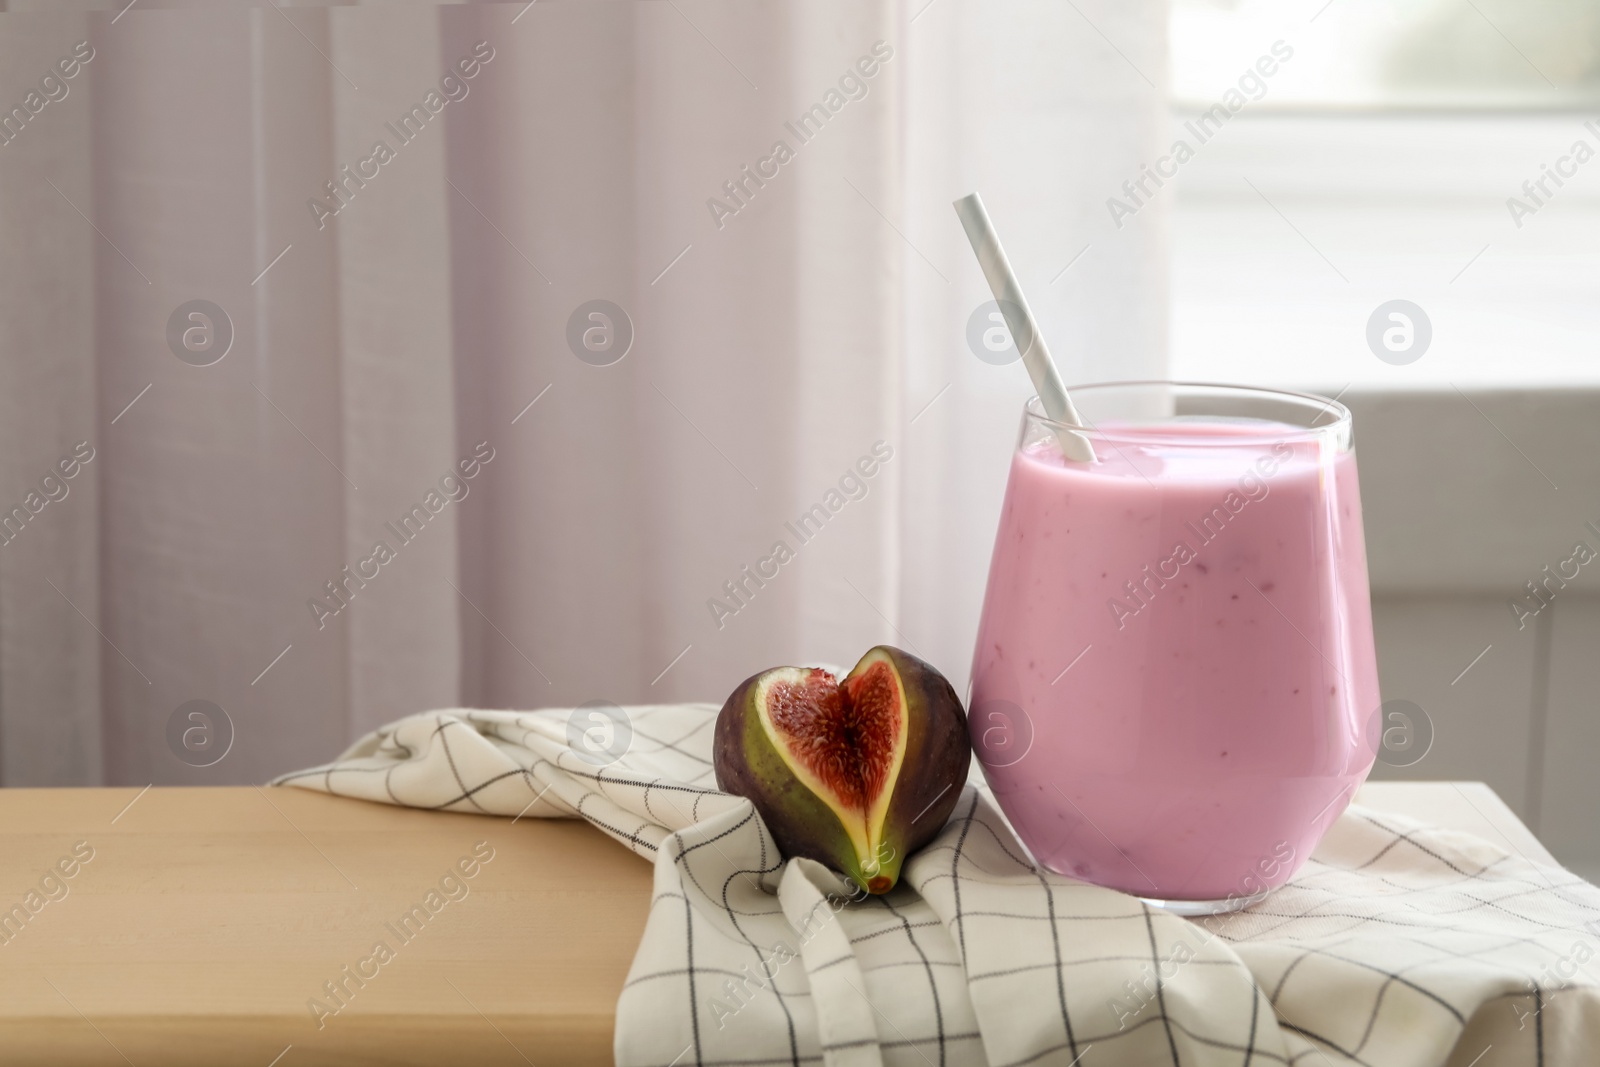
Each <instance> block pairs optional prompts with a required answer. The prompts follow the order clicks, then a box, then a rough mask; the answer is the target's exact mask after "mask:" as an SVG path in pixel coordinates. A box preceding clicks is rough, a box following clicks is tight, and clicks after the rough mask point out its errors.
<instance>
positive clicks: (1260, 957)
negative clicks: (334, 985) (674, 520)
mask: <svg viewBox="0 0 1600 1067" xmlns="http://www.w3.org/2000/svg"><path fill="white" fill-rule="evenodd" d="M578 710H579V711H582V710H583V709H578ZM716 712H717V709H716V708H715V707H713V706H711V705H708V704H686V705H674V706H664V707H634V708H628V709H625V712H624V713H623V714H621V715H613V721H610V725H609V726H607V725H606V724H605V723H600V726H603V727H605V728H604V729H602V730H601V734H600V735H598V736H591V735H590V734H589V733H588V731H589V730H591V729H596V728H599V727H597V726H595V725H593V724H595V723H599V722H600V720H599V719H596V718H595V717H594V716H593V715H592V714H591V715H590V716H589V717H588V718H587V719H585V720H583V721H581V722H578V724H577V725H578V726H579V727H581V728H582V730H583V732H582V733H580V732H578V730H577V729H575V728H574V725H573V724H574V721H575V720H574V719H573V715H574V714H575V713H574V712H573V711H570V710H548V711H536V712H504V711H467V710H449V711H436V712H429V713H427V714H423V715H414V716H411V717H410V718H406V719H402V720H400V721H399V722H396V723H393V724H391V725H389V726H387V727H384V728H383V729H381V730H379V731H377V732H376V733H373V734H369V735H368V736H367V737H365V738H363V739H362V740H361V741H359V742H357V743H356V745H355V746H353V747H352V748H351V749H350V750H349V751H348V752H346V753H345V754H344V756H343V757H341V758H340V759H339V760H338V761H336V762H335V763H332V764H329V765H328V766H326V767H319V768H315V769H312V770H308V771H302V772H300V773H297V774H291V775H287V776H285V777H283V778H280V779H278V782H277V783H275V784H280V785H283V784H292V785H296V786H300V787H302V788H308V789H318V790H323V791H326V792H329V793H337V794H340V795H343V796H352V797H361V798H364V799H367V800H376V801H384V802H388V803H393V804H405V805H409V806H413V807H419V808H430V809H436V810H450V811H470V812H487V813H489V814H494V815H506V816H516V815H519V814H523V813H525V814H528V815H533V816H540V817H547V818H563V817H568V818H570V817H574V816H576V817H579V818H583V819H586V820H588V821H589V822H590V823H593V824H594V825H595V826H596V827H597V828H599V829H600V830H601V831H603V832H605V833H607V834H609V835H610V836H611V837H613V838H615V839H616V840H617V841H619V842H621V843H622V844H623V845H624V846H626V847H627V848H630V849H632V850H633V851H634V852H637V853H638V854H639V855H641V856H643V857H645V858H647V859H649V860H651V861H652V862H653V863H654V864H655V890H654V900H653V901H652V903H651V908H650V916H649V921H648V923H647V925H646V927H645V934H644V940H643V942H642V943H641V944H640V946H639V951H638V954H637V955H636V956H635V957H634V961H633V967H632V970H631V971H630V973H629V975H628V980H627V983H626V985H625V986H624V988H623V991H622V996H621V999H620V1000H619V1002H618V1004H617V1024H616V1037H615V1053H616V1060H617V1063H618V1064H621V1065H624V1067H633V1065H638V1067H669V1065H670V1067H687V1065H689V1064H696V1065H719V1067H720V1065H725V1064H792V1065H798V1064H802V1063H806V1064H813V1063H823V1064H827V1065H830V1067H857V1065H862V1067H865V1065H874V1067H876V1065H878V1064H894V1065H905V1067H918V1065H924V1064H925V1065H930V1067H931V1065H941V1067H943V1065H957V1064H993V1065H996V1067H1000V1065H1004V1067H1021V1065H1023V1064H1041V1065H1043V1064H1055V1065H1061V1067H1065V1065H1068V1064H1074V1063H1082V1064H1084V1065H1085V1067H1110V1065H1116V1064H1137V1065H1140V1067H1144V1065H1149V1064H1167V1063H1171V1064H1173V1065H1175V1067H1176V1065H1183V1067H1200V1065H1206V1064H1245V1065H1249V1064H1256V1063H1260V1064H1269V1063H1273V1064H1300V1063H1304V1064H1310V1065H1317V1067H1320V1065H1322V1064H1339V1065H1343V1064H1362V1065H1372V1067H1423V1065H1427V1067H1438V1065H1445V1064H1448V1065H1450V1067H1499V1065H1507V1064H1551V1065H1557V1064H1579V1063H1595V1062H1596V1061H1597V1059H1600V982H1597V981H1596V977H1595V976H1596V974H1600V963H1596V962H1593V961H1592V957H1593V956H1594V954H1595V952H1596V950H1597V946H1600V890H1597V889H1596V888H1595V887H1594V886H1592V885H1590V884H1588V883H1586V882H1584V881H1583V880H1581V879H1579V878H1577V877H1575V876H1573V875H1572V874H1571V873H1569V872H1567V871H1565V870H1563V869H1561V868H1559V867H1545V866H1540V865H1536V864H1533V863H1530V862H1528V861H1526V860H1524V859H1522V858H1519V857H1517V856H1513V855H1508V854H1507V853H1506V852H1504V851H1502V850H1501V849H1499V848H1497V847H1495V846H1494V845H1491V844H1489V843H1488V842H1485V841H1482V840H1479V839H1477V838H1475V837H1472V836H1470V835H1467V834H1463V833H1458V832H1454V831H1449V830H1441V829H1435V828H1430V827H1427V826H1423V825H1420V824H1418V823H1416V822H1413V821H1411V820H1408V819H1404V818H1401V817H1399V816H1395V815H1388V814H1383V813H1379V812H1375V811H1367V810H1363V809H1361V808H1359V807H1352V808H1350V809H1349V811H1347V812H1346V813H1345V814H1344V816H1343V817H1342V818H1341V819H1340V820H1339V821H1338V823H1337V824H1336V825H1335V826H1334V828H1333V830H1332V832H1331V833H1329V834H1328V836H1327V837H1326V839H1325V840H1324V841H1323V842H1322V845H1321V847H1320V848H1318V850H1317V852H1316V854H1315V855H1314V856H1313V857H1312V858H1311V860H1310V861H1309V862H1308V863H1307V864H1306V866H1305V868H1304V869H1303V870H1301V872H1300V873H1299V874H1298V875H1297V876H1296V877H1295V878H1294V880H1293V881H1292V882H1291V883H1290V884H1289V885H1288V886H1285V887H1284V888H1282V889H1280V890H1279V891H1278V892H1276V893H1274V894H1273V895H1272V896H1271V897H1269V898H1268V899H1267V900H1266V901H1264V902H1263V903H1260V904H1258V905H1256V906H1255V907H1253V908H1251V909H1249V910H1248V911H1246V912H1243V913H1239V914H1237V915H1234V916H1223V917H1218V918H1215V919H1211V920H1204V921H1193V922H1191V921H1188V920H1184V919H1180V918H1176V917H1174V916H1172V915H1169V914H1166V913H1163V912H1160V911H1154V910H1152V909H1151V908H1149V907H1147V906H1145V905H1144V904H1143V903H1141V902H1140V901H1139V900H1137V899H1135V898H1133V897H1129V896H1126V895H1124V894H1122V893H1118V892H1115V891H1112V890H1109V889H1102V888H1099V887H1096V886H1091V885H1085V884H1082V883H1079V882H1074V881H1072V880H1070V879H1067V878H1063V877H1060V876H1058V875H1055V874H1051V873H1049V872H1047V871H1043V870H1041V869H1039V868H1037V867H1035V866H1033V865H1032V864H1031V863H1030V861H1029V859H1028V855H1027V853H1026V852H1025V851H1024V850H1023V848H1022V847H1021V846H1020V845H1019V843H1018V842H1017V839H1016V837H1015V836H1014V835H1013V834H1012V832H1011V830H1010V828H1009V826H1008V825H1007V823H1006V821H1005V820H1004V819H1003V818H1002V817H1001V816H1000V814H999V813H998V811H997V810H996V808H995V807H994V806H993V805H992V803H991V802H990V799H989V797H988V796H987V795H986V793H985V791H984V790H983V788H981V786H977V785H969V786H968V788H967V789H966V791H965V794H964V795H963V796H962V798H961V801H960V803H959V804H958V805H957V807H956V810H955V814H954V815H953V816H952V817H951V820H950V822H949V824H948V825H947V826H946V827H945V829H944V831H943V833H941V834H940V836H939V837H938V838H937V839H935V840H934V841H933V843H932V844H930V845H929V846H928V847H927V848H925V849H923V850H922V851H921V852H919V853H917V854H916V855H915V856H914V857H912V858H911V860H910V861H909V863H908V864H907V865H906V867H905V870H904V874H903V877H902V881H901V884H900V885H899V887H897V888H896V889H895V890H894V891H893V892H892V893H890V894H888V895H886V896H882V897H871V898H866V899H859V900H851V899H849V898H848V896H847V895H846V888H847V887H846V886H845V885H844V884H843V883H842V882H841V881H840V880H839V879H838V878H836V877H835V876H833V875H832V874H830V873H829V872H827V871H826V870H824V869H823V868H822V867H821V866H819V865H818V864H815V863H813V862H811V861H809V860H793V861H788V862H786V861H785V860H784V859H783V857H781V856H780V855H779V854H778V850H777V849H776V847H774V844H773V841H772V838H771V836H770V835H769V834H768V832H767V830H766V828H765V826H763V824H762V822H761V819H760V818H759V817H758V816H757V815H756V813H755V810H754V808H753V807H752V806H751V804H750V803H749V801H747V800H744V799H743V798H740V797H734V796H729V795H727V794H724V793H720V792H718V791H717V790H716V788H715V785H714V778H713V773H712V769H711V765H710V753H711V735H712V724H713V723H714V721H715V719H716ZM618 731H620V735H619V733H618ZM619 736H620V740H619ZM624 747H625V752H624V751H623V749H624ZM608 751H612V752H618V753H620V758H616V759H611V757H610V756H608V755H607V754H606V753H607V752H608Z"/></svg>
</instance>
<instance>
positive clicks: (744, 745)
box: [713, 645, 972, 893]
mask: <svg viewBox="0 0 1600 1067" xmlns="http://www.w3.org/2000/svg"><path fill="white" fill-rule="evenodd" d="M971 754H972V748H971V742H970V740H969V738H968V735H967V719H966V713H965V712H964V711H963V710H962V708H961V701H960V700H959V699H958V698H957V697H956V694H955V690H954V689H952V688H951V687H950V683H949V682H948V681H946V680H945V678H944V676H943V675H942V674H940V673H939V672H938V671H936V670H934V669H933V668H932V667H930V666H929V665H928V664H926V663H924V662H923V661H922V660H920V659H918V658H917V657H915V656H913V655H911V654H909V653H907V652H902V651H900V650H899V649H897V648H891V647H890V646H888V645H879V646H877V647H876V648H873V649H871V650H869V651H868V652H867V654H866V655H864V656H862V657H861V661H860V662H859V663H857V664H856V665H855V667H854V669H852V670H851V671H850V673H849V674H847V675H846V676H845V677H844V678H843V679H835V678H834V676H833V675H832V674H831V673H829V672H828V671H825V670H820V669H817V668H807V667H774V668H772V669H771V670H767V671H762V672H761V673H760V674H757V675H755V676H753V677H751V678H748V679H746V680H745V681H744V683H743V684H741V685H740V686H739V688H737V689H735V690H734V692H733V694H732V695H731V696H729V697H728V700H727V703H725V704H723V706H722V712H721V714H720V715H718V717H717V727H716V738H715V742H714V753H713V763H714V765H715V768H716V776H717V787H718V788H720V789H722V790H723V791H724V792H728V793H737V794H738V795H740V796H744V797H748V798H749V799H750V800H751V801H752V802H753V803H754V804H755V806H756V810H757V811H758V812H760V813H761V818H762V820H763V821H765V823H766V824H767V828H768V829H769V830H771V831H772V836H773V837H774V838H775V839H776V841H777V843H778V847H779V848H780V849H781V850H782V851H783V853H784V855H785V856H807V857H810V858H811V859H814V860H817V861H818V862H819V863H824V864H826V865H827V866H829V867H832V868H833V869H834V870H837V871H839V872H840V873H841V874H843V875H845V876H846V877H847V878H849V879H851V880H852V881H853V882H855V884H857V885H859V886H861V887H863V888H865V889H866V890H867V891H868V892H871V893H887V892H888V891H889V890H890V889H891V888H893V887H894V884H895V882H897V881H898V880H899V877H900V869H901V865H902V864H903V863H904V861H905V859H906V857H907V856H909V855H910V854H911V853H912V852H914V851H916V850H917V849H918V848H921V847H922V846H923V845H925V844H927V843H928V842H929V841H930V840H932V839H933V837H934V836H935V835H936V834H938V832H939V830H940V829H941V828H943V826H944V824H945V820H946V819H948V818H949V817H950V812H951V811H952V810H954V808H955V805H956V801H957V799H958V798H959V796H960V794H961V786H962V784H963V783H964V782H965V781H966V777H967V767H968V764H969V762H970V760H971Z"/></svg>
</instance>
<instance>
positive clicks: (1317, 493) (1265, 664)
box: [970, 420, 1379, 900]
mask: <svg viewBox="0 0 1600 1067" xmlns="http://www.w3.org/2000/svg"><path fill="white" fill-rule="evenodd" d="M1101 429H1102V430H1105V431H1106V432H1107V433H1109V434H1111V436H1112V437H1113V438H1114V440H1113V441H1108V442H1097V444H1096V451H1097V452H1098V453H1099V460H1100V461H1099V462H1097V463H1094V464H1085V463H1077V462H1071V461H1068V460H1066V459H1064V458H1063V457H1062V455H1061V453H1060V451H1059V449H1058V448H1057V447H1056V445H1055V444H1054V443H1053V442H1051V443H1044V444H1032V445H1028V446H1026V447H1025V448H1024V449H1022V450H1021V451H1019V452H1018V453H1017V454H1016V455H1015V456H1014V458H1013V461H1012V464H1011V476H1010V482H1009V484H1008V486H1007V489H1006V498H1005V506H1004V510H1003V512H1002V514H1001V518H1000V528H999V532H998V534H997V535H996V541H995V549H994V558H993V561H992V563H991V565H990V570H989V586H988V593H987V595H986V597H985V600H984V606H983V617H982V620H981V622H980V625H979V630H978V644H977V650H976V653H975V657H974V662H973V683H972V700H971V713H970V722H971V727H972V733H973V742H974V745H975V747H976V748H977V750H978V753H979V758H980V759H982V760H983V761H984V764H985V771H986V773H987V776H988V779H989V782H990V785H991V786H992V787H993V790H994V793H995V796H996V798H997V800H998V801H999V803H1000V806H1001V807H1002V809H1003V810H1004V811H1005V813H1006V815H1007V817H1008V818H1010V820H1011V822H1012V823H1013V825H1014V826H1015V827H1016V829H1017V832H1018V833H1019V834H1020V835H1021V837H1022V839H1023V841H1024V842H1026V844H1027V845H1028V847H1029V848H1030V849H1031V850H1032V851H1033V853H1034V855H1035V857H1036V858H1037V859H1038V860H1039V861H1040V862H1042V863H1043V864H1044V865H1045V866H1047V867H1049V868H1050V869H1052V870H1055V871H1058V872H1060V873H1062V874H1066V875H1070V876H1073V877H1076V878H1081V879H1083V880H1085V881H1090V882H1095V883H1099V884H1102V885H1107V886H1111V887H1114V888H1117V889H1121V890H1125V891H1127V892H1130V893H1135V894H1138V895H1139V896H1144V897H1155V898H1162V899H1171V900H1220V899H1224V898H1228V897H1240V896H1250V895H1254V894H1256V893H1259V892H1261V891H1263V890H1267V889H1272V888H1275V887H1276V886H1278V885H1280V884H1282V883H1283V882H1284V881H1286V880H1287V879H1288V878H1289V876H1290V875H1291V874H1292V873H1293V872H1294V871H1295V870H1297V869H1298V868H1299V867H1300V865H1301V864H1302V863H1304V862H1305V860H1306V858H1307V857H1308V856H1309V854H1310V852H1311V849H1312V848H1313V847H1314V846H1315V844H1316V842H1317V841H1318V840H1319V839H1320V838H1321V836H1322V834H1323V832H1324V831H1325V830H1326V829H1327V827H1328V826H1329V825H1331V823H1332V822H1333V820H1334V819H1336V818H1337V817H1338V816H1339V814H1340V813H1341V812H1342V811H1343V810H1344V808H1345V806H1346V805H1347V804H1348V803H1349V800H1350V797H1351V796H1352V795H1353V794H1354V792H1355V788H1356V787H1357V786H1358V785H1360V783H1361V781H1362V780H1363V779H1364V778H1365V777H1366V774H1367V771H1368V770H1369V769H1370V768H1371V766H1372V761H1373V756H1374V752H1373V749H1372V748H1371V746H1370V745H1369V744H1368V742H1367V741H1366V737H1365V734H1366V731H1365V727H1366V725H1367V722H1368V720H1369V718H1370V716H1371V715H1372V714H1373V713H1374V711H1375V710H1376V709H1377V707H1378V703H1379V698H1378V677H1377V667H1376V663H1375V660H1374V656H1373V647H1372V626H1371V609H1370V606H1369V602H1368V594H1367V564H1366V551H1365V546H1364V544H1363V541H1362V530H1361V500H1360V496H1359V494H1358V492H1357V485H1356V461H1355V455H1354V454H1353V453H1351V452H1347V451H1346V452H1339V451H1336V450H1335V449H1334V448H1333V446H1332V445H1331V444H1330V443H1329V442H1328V441H1326V440H1320V439H1318V438H1316V437H1314V436H1311V435H1309V434H1308V433H1307V431H1305V430H1300V429H1296V428H1293V427H1289V426H1285V425H1281V424H1277V423H1270V422H1263V421H1256V420H1251V421H1239V422H1224V421H1215V422H1181V421H1180V422H1169V423H1166V424H1163V425H1161V426H1159V427H1155V428H1153V429H1147V430H1141V429H1137V428H1127V429H1122V430H1113V429H1110V428H1108V427H1102V428H1101Z"/></svg>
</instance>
